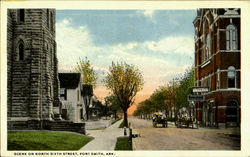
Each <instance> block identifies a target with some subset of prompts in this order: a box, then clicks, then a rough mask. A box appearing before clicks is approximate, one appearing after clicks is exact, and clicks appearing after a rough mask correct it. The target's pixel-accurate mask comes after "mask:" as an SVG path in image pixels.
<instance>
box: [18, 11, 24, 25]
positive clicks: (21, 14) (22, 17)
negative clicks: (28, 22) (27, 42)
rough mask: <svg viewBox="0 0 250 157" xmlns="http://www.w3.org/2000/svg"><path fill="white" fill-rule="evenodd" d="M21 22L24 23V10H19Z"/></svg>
mask: <svg viewBox="0 0 250 157" xmlns="http://www.w3.org/2000/svg"><path fill="white" fill-rule="evenodd" d="M19 22H24V9H20V10H19Z"/></svg>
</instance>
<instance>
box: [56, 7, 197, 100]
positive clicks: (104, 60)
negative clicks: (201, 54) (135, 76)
mask: <svg viewBox="0 0 250 157" xmlns="http://www.w3.org/2000/svg"><path fill="white" fill-rule="evenodd" d="M195 15H196V10H57V11H56V42H57V58H58V62H59V64H58V69H59V72H73V71H74V67H75V66H76V63H77V61H78V60H79V58H85V57H87V58H88V59H89V60H90V63H91V64H92V66H93V67H94V70H96V72H97V74H98V81H97V87H96V89H95V90H94V94H95V95H96V96H97V98H99V99H100V100H102V101H103V99H104V97H105V96H107V95H108V94H109V93H110V92H109V91H108V90H107V89H106V88H105V86H104V85H103V83H102V80H103V79H104V77H105V76H106V74H107V72H108V70H109V66H110V65H111V63H112V61H114V62H123V61H124V62H126V63H128V64H133V65H135V66H136V67H138V68H139V70H140V71H141V73H142V74H143V78H144V87H143V90H142V91H140V92H139V93H138V94H137V96H136V100H135V103H139V102H140V101H142V100H144V99H146V98H148V97H149V96H150V95H151V94H152V93H153V92H154V90H155V89H157V88H158V87H159V86H161V85H166V84H167V83H168V82H169V81H170V80H172V79H173V78H174V77H177V76H180V75H181V74H183V73H184V72H185V69H187V68H188V67H190V66H192V65H193V64H194V27H193V23H192V22H193V20H194V18H195Z"/></svg>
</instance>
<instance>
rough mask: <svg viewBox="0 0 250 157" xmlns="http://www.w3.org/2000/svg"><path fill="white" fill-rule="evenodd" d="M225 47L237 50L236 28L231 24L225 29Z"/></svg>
mask: <svg viewBox="0 0 250 157" xmlns="http://www.w3.org/2000/svg"><path fill="white" fill-rule="evenodd" d="M226 49H227V50H237V29H236V27H235V26H234V25H232V24H230V25H228V26H227V29H226Z"/></svg>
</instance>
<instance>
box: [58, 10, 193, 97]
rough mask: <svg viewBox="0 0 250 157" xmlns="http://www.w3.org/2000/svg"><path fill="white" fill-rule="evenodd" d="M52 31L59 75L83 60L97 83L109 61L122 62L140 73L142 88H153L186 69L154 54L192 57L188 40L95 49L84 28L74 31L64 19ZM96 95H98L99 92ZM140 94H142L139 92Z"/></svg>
mask: <svg viewBox="0 0 250 157" xmlns="http://www.w3.org/2000/svg"><path fill="white" fill-rule="evenodd" d="M146 14H148V15H150V14H151V13H150V14H149V13H146ZM152 14H153V13H152ZM152 16H153V15H152ZM56 28H57V30H56V31H57V34H56V35H57V36H56V40H57V57H58V60H59V71H70V70H71V71H72V70H73V69H74V66H75V65H76V62H77V61H78V58H79V57H85V56H87V57H88V58H89V59H90V61H91V63H92V65H93V67H94V69H95V70H98V71H100V72H101V73H100V74H99V76H100V77H101V78H100V80H102V79H103V78H104V76H105V75H104V74H102V72H107V71H108V67H109V66H110V65H111V61H114V62H117V61H126V62H127V63H129V64H134V65H136V66H137V67H138V68H139V69H140V70H141V71H142V73H143V77H144V80H145V87H149V86H150V87H152V88H153V86H155V88H157V87H158V86H159V85H162V84H163V82H165V81H168V79H169V80H170V79H171V78H170V77H171V76H173V75H174V74H179V73H183V72H184V71H185V69H186V68H187V66H188V65H186V66H182V65H180V64H179V63H178V61H176V60H178V58H177V59H173V58H167V57H157V54H156V53H162V54H170V53H174V54H188V55H189V56H193V53H194V44H193V38H192V37H189V36H177V37H173V36H170V37H165V38H163V39H161V40H159V41H146V42H141V43H140V42H130V43H127V44H117V45H112V46H108V45H106V46H100V47H98V46H96V45H95V44H94V43H93V41H92V39H93V38H92V36H91V33H90V31H89V29H88V27H87V26H80V27H74V26H73V25H71V19H64V20H62V21H59V22H58V23H57V24H56ZM149 54H150V55H149ZM152 54H156V55H155V56H154V55H152ZM176 57H178V55H177V56H176ZM166 79H167V80H166ZM100 80H99V82H101V81H100ZM98 90H100V89H99V88H98ZM98 92H99V93H101V91H98ZM145 92H146V91H145ZM141 93H142V94H145V93H144V92H143V91H142V92H141Z"/></svg>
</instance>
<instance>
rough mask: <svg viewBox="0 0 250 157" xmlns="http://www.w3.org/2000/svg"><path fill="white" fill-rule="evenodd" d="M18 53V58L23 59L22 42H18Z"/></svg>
mask: <svg viewBox="0 0 250 157" xmlns="http://www.w3.org/2000/svg"><path fill="white" fill-rule="evenodd" d="M18 55H19V60H20V61H21V60H24V46H23V42H20V43H19V46H18Z"/></svg>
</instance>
